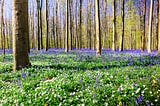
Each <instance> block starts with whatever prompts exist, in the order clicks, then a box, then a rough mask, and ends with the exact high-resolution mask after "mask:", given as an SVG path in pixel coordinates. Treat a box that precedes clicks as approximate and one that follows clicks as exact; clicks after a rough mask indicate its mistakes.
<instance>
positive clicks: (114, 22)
mask: <svg viewBox="0 0 160 106" xmlns="http://www.w3.org/2000/svg"><path fill="white" fill-rule="evenodd" d="M115 38H116V1H115V0H114V1H113V39H112V50H113V51H115V49H116V41H115Z"/></svg>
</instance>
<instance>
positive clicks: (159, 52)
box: [158, 0, 160, 55]
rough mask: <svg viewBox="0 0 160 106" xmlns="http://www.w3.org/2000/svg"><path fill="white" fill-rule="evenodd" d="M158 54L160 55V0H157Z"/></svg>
mask: <svg viewBox="0 0 160 106" xmlns="http://www.w3.org/2000/svg"><path fill="white" fill-rule="evenodd" d="M158 9H159V11H158V12H159V13H158V55H160V1H159V0H158Z"/></svg>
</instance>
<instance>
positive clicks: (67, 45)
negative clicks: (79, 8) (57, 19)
mask: <svg viewBox="0 0 160 106" xmlns="http://www.w3.org/2000/svg"><path fill="white" fill-rule="evenodd" d="M68 22H69V21H68V0H66V40H65V51H66V52H68V49H69V44H68V31H69V28H68Z"/></svg>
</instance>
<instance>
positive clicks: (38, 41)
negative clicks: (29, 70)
mask: <svg viewBox="0 0 160 106" xmlns="http://www.w3.org/2000/svg"><path fill="white" fill-rule="evenodd" d="M39 3H40V1H39V0H37V45H38V50H40V31H39V25H40V22H39Z"/></svg>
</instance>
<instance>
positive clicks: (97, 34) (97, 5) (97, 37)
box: [95, 0, 101, 56]
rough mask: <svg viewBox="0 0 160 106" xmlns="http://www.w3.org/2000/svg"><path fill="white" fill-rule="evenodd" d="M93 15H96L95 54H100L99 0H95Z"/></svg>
mask: <svg viewBox="0 0 160 106" xmlns="http://www.w3.org/2000/svg"><path fill="white" fill-rule="evenodd" d="M95 12H96V13H95V16H96V54H97V56H99V55H101V33H100V12H99V0H95Z"/></svg>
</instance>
